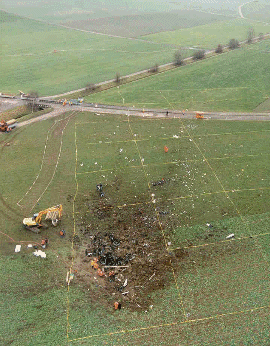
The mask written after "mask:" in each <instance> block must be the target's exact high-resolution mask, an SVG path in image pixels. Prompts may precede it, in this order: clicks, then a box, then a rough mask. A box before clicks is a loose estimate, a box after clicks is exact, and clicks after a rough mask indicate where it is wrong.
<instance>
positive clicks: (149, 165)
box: [77, 140, 262, 175]
mask: <svg viewBox="0 0 270 346" xmlns="http://www.w3.org/2000/svg"><path fill="white" fill-rule="evenodd" d="M133 141H134V140H133ZM258 156H262V154H256V155H255V154H247V155H234V156H224V157H210V158H208V160H228V159H239V158H245V157H258ZM185 162H203V160H202V159H187V160H179V161H170V162H158V163H148V164H144V166H145V167H152V166H162V165H177V164H181V163H185ZM121 168H125V169H126V168H128V169H130V168H140V165H133V166H121V167H119V168H118V169H121ZM115 170H116V169H115V168H105V169H99V170H95V171H86V172H78V173H77V175H84V174H93V173H98V172H108V171H115Z"/></svg>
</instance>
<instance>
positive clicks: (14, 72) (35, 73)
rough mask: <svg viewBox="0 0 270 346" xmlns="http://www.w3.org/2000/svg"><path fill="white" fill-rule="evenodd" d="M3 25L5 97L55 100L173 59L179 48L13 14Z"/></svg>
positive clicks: (2, 70) (2, 88)
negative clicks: (55, 96)
mask: <svg viewBox="0 0 270 346" xmlns="http://www.w3.org/2000/svg"><path fill="white" fill-rule="evenodd" d="M1 13H3V12H1ZM0 25H1V44H2V64H1V77H2V78H1V91H2V92H12V93H18V90H23V91H24V92H25V93H27V92H29V91H31V90H35V91H37V92H38V93H39V95H52V94H56V93H61V92H65V91H69V90H74V89H77V88H82V87H85V86H86V85H87V84H88V83H97V82H101V81H104V80H107V79H113V78H114V77H115V75H116V73H117V72H119V73H120V74H121V75H125V74H129V73H132V72H136V71H138V70H142V69H145V68H146V69H147V68H149V67H152V66H153V65H154V64H155V63H156V62H158V63H166V62H168V61H171V60H172V59H173V53H174V48H171V47H168V46H164V45H162V44H151V43H147V42H141V41H131V40H128V39H125V38H114V37H108V36H102V35H94V34H90V33H85V32H77V31H74V30H69V29H64V28H59V27H54V26H50V25H47V24H44V23H39V22H35V21H33V20H30V19H29V20H28V19H19V18H16V17H13V16H12V17H10V18H9V17H8V16H7V15H4V16H3V18H2V23H1V24H0ZM55 50H56V52H54V51H55Z"/></svg>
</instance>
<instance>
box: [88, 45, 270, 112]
mask: <svg viewBox="0 0 270 346" xmlns="http://www.w3.org/2000/svg"><path fill="white" fill-rule="evenodd" d="M269 48H270V43H269V40H265V41H261V42H259V43H256V44H254V45H248V46H245V47H242V48H240V49H237V50H235V51H231V52H228V53H224V54H222V55H220V56H213V57H212V58H210V59H208V60H205V61H199V62H198V63H194V64H191V65H187V66H182V67H180V68H179V69H174V70H172V71H169V72H166V73H163V74H158V75H153V76H151V77H149V78H147V79H144V80H139V81H136V82H133V83H131V84H129V85H123V86H120V87H119V89H116V88H115V89H111V90H108V91H104V92H101V93H98V94H93V95H90V96H88V97H86V98H85V99H86V101H88V102H96V103H105V104H118V105H123V99H124V104H125V105H126V106H128V107H132V106H133V105H134V106H137V107H140V108H165V109H166V108H167V109H180V110H182V109H189V110H202V111H240V112H241V111H252V110H253V109H255V108H256V107H257V106H258V105H259V104H261V103H262V102H264V101H265V100H267V99H268V98H269V95H270V84H269V80H270V79H269V69H268V53H267V52H268V50H269Z"/></svg>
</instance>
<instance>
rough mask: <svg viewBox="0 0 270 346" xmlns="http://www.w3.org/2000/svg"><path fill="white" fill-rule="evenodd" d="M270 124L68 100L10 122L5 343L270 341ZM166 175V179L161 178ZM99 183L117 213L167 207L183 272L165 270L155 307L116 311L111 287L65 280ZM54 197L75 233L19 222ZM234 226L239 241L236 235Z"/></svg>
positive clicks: (100, 226) (170, 238) (4, 228)
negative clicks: (26, 121) (37, 116)
mask: <svg viewBox="0 0 270 346" xmlns="http://www.w3.org/2000/svg"><path fill="white" fill-rule="evenodd" d="M269 131H270V125H269V124H268V122H228V121H226V122H222V121H205V122H198V121H196V120H181V119H150V118H147V119H146V118H136V117H127V116H111V115H99V116H97V115H94V114H91V113H82V112H80V113H76V112H70V113H67V114H65V115H62V116H61V117H59V118H57V119H54V120H52V119H51V120H46V121H42V122H38V123H35V124H33V125H29V126H27V127H21V128H18V129H17V130H15V131H14V132H12V133H11V134H9V135H7V134H2V135H1V137H0V144H1V160H2V162H8V163H9V164H8V165H6V166H5V169H4V170H1V172H0V176H1V180H2V181H3V182H4V184H2V187H1V191H0V211H1V216H2V217H1V219H0V225H1V233H0V240H1V241H0V244H1V245H0V249H1V258H0V266H1V270H2V276H1V287H2V293H4V294H2V295H1V296H0V299H1V304H2V307H3V308H2V309H1V313H0V322H1V325H2V333H1V339H0V340H1V343H2V344H3V345H14V346H15V345H20V346H21V345H54V344H57V345H67V344H68V345H97V344H101V345H163V344H164V345H171V344H179V345H201V344H211V345H217V346H220V345H228V344H230V345H241V344H242V345H261V344H267V341H268V339H269V305H270V304H269V274H268V268H269V261H270V250H269V249H270V248H269V245H270V243H269V241H270V235H269V233H270V231H269V229H270V225H269V203H268V200H269V193H270V185H269V174H268V173H269V172H268V168H267V167H268V165H267V162H268V151H269V150H268V148H269V138H268V137H269V136H268V134H269ZM7 143H8V144H9V145H7ZM45 144H46V150H44V148H45ZM164 145H167V146H168V148H169V151H168V153H165V152H164ZM29 158H31V159H29ZM142 159H143V160H142ZM22 177H23V179H22ZM161 178H164V179H165V182H166V183H165V184H164V185H162V186H153V185H152V182H154V181H157V180H160V179H161ZM116 181H117V182H118V186H117V189H116V188H115V187H116V185H115V182H116ZM34 182H35V183H34ZM100 182H102V183H103V185H104V191H105V197H104V198H105V201H108V203H110V205H111V206H112V207H113V210H115V211H117V210H118V207H117V206H119V205H121V206H122V210H123V213H124V212H125V213H126V215H133V213H134V212H135V211H136V210H137V209H138V208H140V209H141V210H144V212H145V213H149V215H150V214H151V215H155V213H158V212H159V211H164V212H166V213H164V214H160V216H159V218H160V223H161V228H162V232H163V233H164V241H165V240H166V242H170V245H169V249H168V251H169V252H171V253H172V254H173V258H174V262H173V266H174V269H175V277H174V275H173V273H172V272H170V273H168V281H167V286H165V288H164V289H162V290H156V291H155V292H153V293H151V294H150V295H149V299H151V304H152V305H153V306H152V308H147V309H146V310H145V311H132V310H129V308H128V307H127V306H125V305H123V309H122V310H121V311H116V312H113V309H110V307H108V305H106V304H104V301H105V300H106V299H108V300H109V302H111V301H113V300H112V299H113V298H112V297H107V298H104V295H105V292H104V290H103V289H102V287H101V286H99V285H96V286H95V285H93V286H89V287H88V289H87V286H85V285H84V284H82V281H81V278H82V277H81V275H80V276H79V274H81V273H78V276H77V274H75V278H74V281H73V282H72V283H71V285H70V289H69V290H67V286H66V283H65V277H66V272H67V270H68V268H69V267H70V266H71V263H72V257H73V256H75V259H74V261H75V262H76V260H77V256H78V254H79V252H80V251H81V250H80V247H78V245H76V244H74V250H75V251H72V238H73V234H74V220H73V212H72V211H73V201H74V207H75V214H74V217H75V232H76V233H77V234H78V235H79V237H80V238H81V237H82V234H81V233H80V226H79V224H80V220H81V216H83V215H84V213H85V211H86V209H85V208H86V206H85V205H84V204H83V203H82V201H83V200H84V198H85V196H88V195H89V196H92V198H91V204H93V205H95V204H96V203H99V197H98V195H97V194H96V191H95V190H96V184H97V183H100ZM148 183H149V185H148ZM31 186H32V188H31V189H30V190H29V187H31ZM27 191H28V193H27V194H26V192H27ZM76 191H77V192H76ZM151 194H154V195H155V197H154V198H155V203H152V202H151V201H153V199H151ZM18 202H19V205H21V207H19V206H18V205H17V203H18ZM57 203H62V204H63V210H64V214H63V219H62V224H61V227H63V228H64V229H65V230H66V232H67V236H66V238H64V239H60V238H59V237H58V235H57V232H56V231H55V229H50V228H49V229H48V230H44V231H42V232H43V233H42V234H41V235H36V234H34V233H31V232H27V231H25V230H22V229H21V221H22V218H23V217H24V216H29V215H31V213H32V212H36V211H39V210H42V209H45V208H47V207H49V206H51V205H55V204H57ZM137 204H138V206H137ZM31 209H32V211H31ZM89 222H90V223H92V227H93V232H94V230H98V231H101V232H102V231H104V230H106V228H107V227H109V225H111V224H112V220H111V219H110V218H109V219H108V220H107V221H106V220H104V221H100V219H99V218H98V217H97V215H95V214H93V215H91V217H90V219H89ZM206 223H211V224H212V225H213V228H211V229H210V228H209V227H208V226H207V225H206ZM111 229H112V228H111ZM114 231H116V229H114V228H113V232H114ZM159 232H160V233H162V232H161V231H159ZM231 233H234V234H235V239H234V240H226V236H227V235H229V234H231ZM46 235H47V236H48V237H49V240H50V244H49V247H48V249H47V250H46V253H47V258H46V260H44V259H41V258H36V257H34V256H33V255H32V254H31V250H27V249H26V244H27V243H21V244H22V251H21V252H20V253H18V254H16V253H14V248H15V245H16V244H19V241H27V242H40V239H41V236H46ZM160 235H161V234H160ZM251 236H252V237H251ZM162 242H163V240H162ZM161 246H162V244H161ZM164 246H165V243H164ZM183 254H184V256H183ZM109 306H110V305H109ZM67 322H68V324H67ZM236 326H237V328H236ZM67 336H68V338H67Z"/></svg>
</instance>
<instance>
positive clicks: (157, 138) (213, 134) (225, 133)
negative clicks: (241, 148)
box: [86, 118, 270, 145]
mask: <svg viewBox="0 0 270 346" xmlns="http://www.w3.org/2000/svg"><path fill="white" fill-rule="evenodd" d="M145 120H152V119H147V118H146V119H145ZM159 120H161V119H159ZM263 132H270V130H261V131H255V130H254V131H239V132H224V133H209V134H201V135H195V136H193V138H196V137H198V138H201V137H212V136H213V137H222V136H234V135H242V134H253V133H263ZM175 136H177V137H174V136H173V137H150V138H142V139H136V141H137V142H143V141H151V140H152V139H154V140H163V139H164V140H168V139H175V140H177V139H186V138H189V136H178V135H175ZM132 141H134V139H128V140H125V141H108V142H103V141H100V142H96V143H95V142H88V143H86V144H87V145H100V144H112V143H129V142H132Z"/></svg>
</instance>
